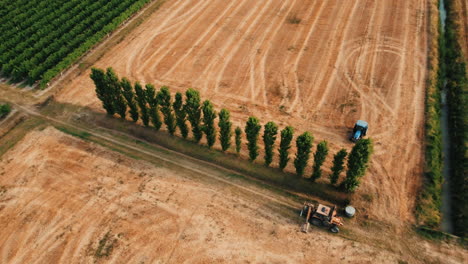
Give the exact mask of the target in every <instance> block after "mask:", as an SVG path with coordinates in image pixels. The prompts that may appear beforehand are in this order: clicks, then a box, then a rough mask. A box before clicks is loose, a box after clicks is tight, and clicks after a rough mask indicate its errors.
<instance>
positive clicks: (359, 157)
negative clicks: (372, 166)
mask: <svg viewBox="0 0 468 264" xmlns="http://www.w3.org/2000/svg"><path fill="white" fill-rule="evenodd" d="M372 151H373V147H372V141H371V140H370V139H368V138H366V139H360V140H359V141H358V142H357V143H356V145H354V147H353V149H352V150H351V153H349V156H348V171H347V172H346V178H345V180H344V181H343V182H342V183H341V187H342V188H343V189H344V190H345V191H347V192H354V191H355V190H356V189H357V187H359V184H360V180H359V179H360V178H361V177H362V176H364V174H365V173H366V169H367V167H368V163H369V161H370V156H371V154H372Z"/></svg>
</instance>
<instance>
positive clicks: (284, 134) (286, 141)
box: [279, 126, 294, 170]
mask: <svg viewBox="0 0 468 264" xmlns="http://www.w3.org/2000/svg"><path fill="white" fill-rule="evenodd" d="M293 136H294V128H293V127H290V126H287V127H285V128H284V129H283V130H281V143H280V148H279V156H280V161H279V168H280V169H281V170H284V168H286V165H288V162H289V149H290V148H291V141H292V139H293Z"/></svg>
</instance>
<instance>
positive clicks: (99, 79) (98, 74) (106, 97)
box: [90, 68, 115, 116]
mask: <svg viewBox="0 0 468 264" xmlns="http://www.w3.org/2000/svg"><path fill="white" fill-rule="evenodd" d="M90 77H91V79H92V80H93V82H94V85H95V86H96V95H97V97H98V98H99V100H101V102H102V107H103V108H104V109H105V110H106V112H107V114H108V115H110V116H112V115H114V114H115V109H114V100H113V96H112V91H111V90H110V88H109V86H108V85H107V81H106V79H107V77H106V74H105V72H104V71H103V70H102V69H98V68H91V75H90Z"/></svg>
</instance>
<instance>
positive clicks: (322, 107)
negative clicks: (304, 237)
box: [57, 0, 429, 224]
mask: <svg viewBox="0 0 468 264" xmlns="http://www.w3.org/2000/svg"><path fill="white" fill-rule="evenodd" d="M428 4H429V3H428V1H425V0H417V1H405V0H381V1H373V0H363V1H341V0H328V1H316V0H306V1H297V0H266V1H248V0H237V1H221V0H202V1H194V0H192V1H190V0H187V1H167V2H166V3H165V4H164V5H163V6H162V7H161V8H160V9H159V10H158V11H157V12H155V13H154V14H153V15H152V16H151V17H150V18H148V19H147V20H146V21H145V22H144V23H143V24H142V25H141V26H140V27H138V28H137V29H136V30H135V31H134V32H132V33H131V34H130V35H129V36H128V37H127V38H126V40H124V41H122V42H121V43H120V44H118V45H116V46H115V47H113V48H112V49H110V50H109V51H108V52H107V53H106V55H104V56H103V57H102V58H101V59H100V60H99V61H98V62H97V63H96V64H95V65H94V66H97V67H102V68H105V67H109V66H112V67H113V68H114V69H115V70H116V71H117V73H118V74H119V75H120V76H126V77H128V78H129V79H131V80H138V81H140V82H143V83H154V84H156V85H169V86H170V87H171V89H172V91H185V89H187V88H189V87H194V88H197V89H199V90H200V91H201V92H202V96H203V97H204V98H209V99H210V100H212V102H214V103H215V104H216V106H217V107H226V108H228V109H230V110H231V111H232V112H233V113H232V115H233V118H234V121H235V122H236V123H237V124H242V123H243V121H244V120H246V119H247V117H248V116H249V115H256V116H258V117H259V118H260V119H261V120H262V121H263V122H267V121H269V120H274V121H277V122H278V123H279V124H280V125H281V126H285V125H287V124H290V125H292V126H294V127H296V129H297V131H298V132H301V131H305V130H309V131H311V132H312V133H313V134H314V136H315V137H316V139H319V140H322V139H326V140H329V141H330V143H331V148H332V152H336V151H337V150H338V149H339V148H341V147H346V148H348V149H349V148H351V146H352V145H351V144H350V143H349V142H348V141H347V136H348V133H349V129H350V128H351V127H352V125H353V124H354V122H355V121H356V120H357V119H364V120H366V121H368V122H369V123H370V136H371V137H372V138H373V139H374V142H375V154H374V157H373V161H372V164H371V167H370V169H369V173H368V174H367V176H366V177H365V178H364V182H363V185H362V187H361V188H360V190H359V191H358V195H357V196H356V197H360V195H359V194H370V197H371V200H372V202H370V203H369V199H367V201H364V200H362V201H358V202H357V203H361V204H360V205H361V206H362V207H363V208H364V207H365V208H368V212H367V213H369V214H372V215H374V216H376V217H378V218H380V219H386V220H388V221H389V222H392V223H396V224H399V223H402V222H404V221H410V222H412V221H414V216H413V213H412V212H413V209H414V202H415V198H416V195H417V190H418V188H419V186H420V184H421V182H422V178H421V177H422V166H423V160H422V158H423V155H422V147H423V146H422V137H423V117H424V89H425V78H426V57H427V43H428V41H427V28H428V25H427V21H428V12H427V11H428V8H429V7H428ZM292 18H298V19H300V22H299V23H292V22H294V21H292ZM88 75H89V72H86V73H84V74H82V75H81V76H79V78H77V79H74V80H73V81H71V83H69V84H68V85H67V86H66V87H65V89H63V90H62V91H61V92H60V93H59V94H58V96H57V98H58V100H59V101H64V102H70V103H74V104H81V105H86V106H90V107H92V108H94V109H96V110H100V109H101V107H100V104H99V102H98V100H97V98H96V97H95V94H94V90H93V84H92V83H91V81H90V80H89V77H88ZM329 159H330V158H329ZM330 160H331V159H330ZM330 160H329V161H328V164H330ZM357 200H359V199H357ZM367 203H369V204H367Z"/></svg>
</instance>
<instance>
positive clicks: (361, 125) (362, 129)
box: [350, 120, 369, 142]
mask: <svg viewBox="0 0 468 264" xmlns="http://www.w3.org/2000/svg"><path fill="white" fill-rule="evenodd" d="M368 128H369V124H367V122H366V121H362V120H358V121H357V122H356V124H355V125H354V128H353V134H352V135H351V138H350V139H351V141H353V142H356V141H358V140H359V139H360V138H362V137H364V136H365V135H366V133H367V129H368Z"/></svg>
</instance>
